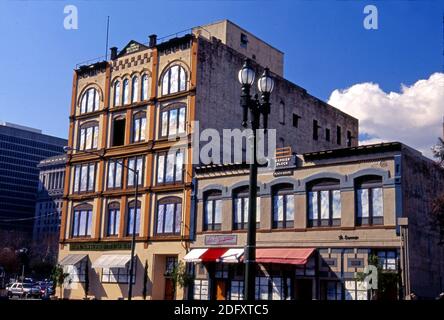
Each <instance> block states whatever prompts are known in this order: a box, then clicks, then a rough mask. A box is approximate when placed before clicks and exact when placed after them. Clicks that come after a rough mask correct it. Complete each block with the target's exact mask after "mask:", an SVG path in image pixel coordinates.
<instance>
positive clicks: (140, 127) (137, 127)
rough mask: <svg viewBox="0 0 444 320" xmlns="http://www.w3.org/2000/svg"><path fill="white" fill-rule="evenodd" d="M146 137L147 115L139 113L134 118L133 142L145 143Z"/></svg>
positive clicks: (142, 112)
mask: <svg viewBox="0 0 444 320" xmlns="http://www.w3.org/2000/svg"><path fill="white" fill-rule="evenodd" d="M145 136H146V113H145V112H144V111H139V112H137V113H136V114H134V116H133V134H132V142H140V141H145Z"/></svg>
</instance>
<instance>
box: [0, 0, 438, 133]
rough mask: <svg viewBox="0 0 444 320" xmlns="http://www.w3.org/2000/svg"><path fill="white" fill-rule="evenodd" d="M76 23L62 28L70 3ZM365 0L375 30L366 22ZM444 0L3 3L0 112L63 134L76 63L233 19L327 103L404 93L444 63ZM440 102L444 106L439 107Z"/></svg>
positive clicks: (4, 116) (289, 73) (295, 79)
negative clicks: (343, 93) (373, 11)
mask: <svg viewBox="0 0 444 320" xmlns="http://www.w3.org/2000/svg"><path fill="white" fill-rule="evenodd" d="M68 4H74V5H76V6H77V8H78V11H79V29H78V30H65V29H64V27H63V20H64V17H65V14H64V13H63V9H64V6H65V5H68ZM366 4H374V5H376V6H377V8H378V12H379V29H378V30H371V31H370V30H366V29H364V27H363V19H364V17H365V14H364V13H363V9H364V7H365V5H366ZM443 10H444V1H438V0H437V1H389V0H387V1H351V0H350V1H345V0H343V1H159V2H157V1H69V2H65V1H2V2H1V3H0V39H1V42H2V46H1V50H0V61H1V66H2V68H1V69H2V77H0V96H1V98H2V99H1V104H0V119H2V120H5V121H10V122H15V123H19V124H23V125H28V126H32V127H36V128H40V129H42V130H43V131H44V132H45V133H47V134H51V135H57V136H61V137H66V136H67V128H68V111H69V104H70V98H71V84H72V83H71V82H72V73H73V71H72V70H73V68H74V67H75V65H76V63H78V62H81V61H84V60H88V59H91V58H94V57H97V56H101V55H104V53H105V33H106V17H107V16H108V15H109V16H111V18H110V19H111V28H110V46H117V47H119V48H122V47H123V46H124V45H125V44H126V43H127V42H128V41H129V40H131V39H134V40H137V41H141V42H146V41H147V38H148V35H149V34H151V33H156V34H158V36H159V37H161V36H163V35H168V34H171V33H174V32H177V31H180V30H184V29H187V28H190V27H192V26H196V25H202V24H206V23H209V22H212V21H216V20H220V19H225V18H227V19H230V20H232V21H233V22H235V23H237V24H239V25H240V26H242V27H244V28H245V29H247V30H249V31H250V32H252V33H254V34H256V35H257V36H259V37H260V38H262V39H264V40H265V41H267V42H269V43H270V44H272V45H273V46H275V47H277V48H279V49H280V50H282V51H283V52H284V53H285V77H286V78H288V79H289V80H291V81H292V82H294V83H296V84H298V85H300V86H302V87H304V88H306V89H307V90H308V91H309V92H310V93H311V94H313V95H315V96H318V97H319V98H322V99H324V100H328V98H329V97H330V94H331V93H332V91H334V90H335V89H343V88H348V87H350V86H353V85H354V84H357V83H363V82H374V83H378V84H379V86H380V88H381V89H382V90H384V91H385V92H389V91H399V89H400V85H401V84H405V85H408V86H409V85H413V84H414V83H415V82H416V81H418V80H419V79H426V78H428V77H429V76H430V75H431V74H433V73H434V72H442V68H443V57H442V51H443V34H442V32H443V31H442V28H443V27H442V13H443ZM443 109H444V107H443Z"/></svg>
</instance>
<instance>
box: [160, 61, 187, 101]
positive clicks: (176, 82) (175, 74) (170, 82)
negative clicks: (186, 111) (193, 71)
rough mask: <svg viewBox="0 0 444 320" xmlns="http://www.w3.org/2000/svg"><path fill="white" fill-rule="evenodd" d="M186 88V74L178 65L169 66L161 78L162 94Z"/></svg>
mask: <svg viewBox="0 0 444 320" xmlns="http://www.w3.org/2000/svg"><path fill="white" fill-rule="evenodd" d="M186 89H187V74H186V72H185V69H184V68H183V67H181V66H179V65H174V66H172V67H170V68H169V69H168V70H167V71H166V72H165V74H164V75H163V79H162V95H166V94H172V93H176V92H180V91H185V90H186Z"/></svg>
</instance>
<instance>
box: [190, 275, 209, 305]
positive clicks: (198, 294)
mask: <svg viewBox="0 0 444 320" xmlns="http://www.w3.org/2000/svg"><path fill="white" fill-rule="evenodd" d="M193 298H194V300H208V280H194V292H193Z"/></svg>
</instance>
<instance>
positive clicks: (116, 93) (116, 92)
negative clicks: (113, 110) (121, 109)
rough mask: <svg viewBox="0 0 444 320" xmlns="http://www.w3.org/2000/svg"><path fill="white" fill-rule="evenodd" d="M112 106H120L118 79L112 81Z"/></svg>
mask: <svg viewBox="0 0 444 320" xmlns="http://www.w3.org/2000/svg"><path fill="white" fill-rule="evenodd" d="M113 103H114V106H120V81H117V80H116V81H115V82H114V101H113Z"/></svg>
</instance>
